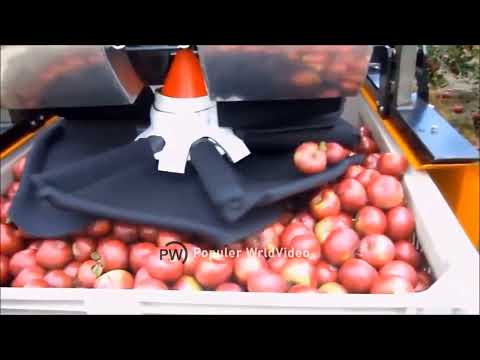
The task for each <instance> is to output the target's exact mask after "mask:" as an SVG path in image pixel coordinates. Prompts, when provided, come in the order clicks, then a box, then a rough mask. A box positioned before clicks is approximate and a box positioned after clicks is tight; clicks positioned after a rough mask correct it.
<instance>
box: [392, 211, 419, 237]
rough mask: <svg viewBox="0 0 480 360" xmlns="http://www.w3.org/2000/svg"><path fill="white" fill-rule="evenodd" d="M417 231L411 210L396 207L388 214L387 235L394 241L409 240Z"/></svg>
mask: <svg viewBox="0 0 480 360" xmlns="http://www.w3.org/2000/svg"><path fill="white" fill-rule="evenodd" d="M414 230H415V218H414V216H413V213H412V211H411V210H410V209H408V208H406V207H405V206H396V207H394V208H392V209H390V210H388V212H387V235H388V236H389V237H390V238H392V239H393V240H401V239H409V238H410V237H411V236H412V234H413V231H414Z"/></svg>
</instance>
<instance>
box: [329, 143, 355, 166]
mask: <svg viewBox="0 0 480 360" xmlns="http://www.w3.org/2000/svg"><path fill="white" fill-rule="evenodd" d="M349 153H350V151H349V150H347V149H345V148H344V147H343V146H342V145H340V144H338V143H335V142H329V143H327V163H328V164H336V163H338V162H340V161H342V160H344V159H346V158H347V157H348V154H349Z"/></svg>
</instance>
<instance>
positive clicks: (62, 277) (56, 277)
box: [43, 270, 73, 288]
mask: <svg viewBox="0 0 480 360" xmlns="http://www.w3.org/2000/svg"><path fill="white" fill-rule="evenodd" d="M43 280H45V281H46V282H47V283H48V286H49V287H52V288H71V287H73V279H72V278H71V277H70V276H68V275H67V274H66V273H65V272H64V271H63V270H51V271H49V272H48V273H47V274H46V275H45V276H44V277H43Z"/></svg>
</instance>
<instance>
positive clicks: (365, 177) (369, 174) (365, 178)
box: [355, 169, 380, 189]
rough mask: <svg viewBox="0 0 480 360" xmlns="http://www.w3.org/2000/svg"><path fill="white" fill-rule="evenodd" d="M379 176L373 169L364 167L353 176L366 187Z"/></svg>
mask: <svg viewBox="0 0 480 360" xmlns="http://www.w3.org/2000/svg"><path fill="white" fill-rule="evenodd" d="M379 176H380V173H379V172H378V171H377V170H375V169H365V170H363V171H362V172H361V173H360V174H358V175H357V177H355V180H357V181H358V182H359V183H360V184H362V185H363V187H364V188H365V189H366V188H367V187H368V185H370V183H371V182H372V181H373V180H375V179H376V178H377V177H379Z"/></svg>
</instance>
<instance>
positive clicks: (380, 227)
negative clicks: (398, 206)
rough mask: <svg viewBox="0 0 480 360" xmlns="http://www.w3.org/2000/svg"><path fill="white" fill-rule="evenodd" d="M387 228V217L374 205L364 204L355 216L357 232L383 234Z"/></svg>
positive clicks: (361, 233) (360, 233)
mask: <svg viewBox="0 0 480 360" xmlns="http://www.w3.org/2000/svg"><path fill="white" fill-rule="evenodd" d="M386 229H387V217H386V216H385V214H384V213H383V211H382V210H380V209H378V208H376V207H374V206H364V207H363V208H361V209H360V210H359V211H358V213H357V216H356V218H355V230H357V232H358V234H359V235H361V236H363V235H371V234H383V233H384V232H385V230H386Z"/></svg>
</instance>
